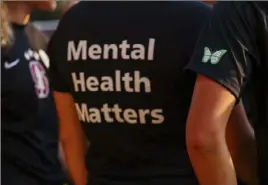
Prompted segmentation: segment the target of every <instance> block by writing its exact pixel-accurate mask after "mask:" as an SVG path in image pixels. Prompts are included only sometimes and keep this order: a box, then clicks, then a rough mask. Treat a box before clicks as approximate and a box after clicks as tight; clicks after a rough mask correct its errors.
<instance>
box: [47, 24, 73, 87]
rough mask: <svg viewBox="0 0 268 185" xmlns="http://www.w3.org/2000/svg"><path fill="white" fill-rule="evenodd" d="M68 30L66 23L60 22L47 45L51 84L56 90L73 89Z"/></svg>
mask: <svg viewBox="0 0 268 185" xmlns="http://www.w3.org/2000/svg"><path fill="white" fill-rule="evenodd" d="M66 30H67V29H66V28H65V26H64V24H63V23H60V24H59V26H58V28H57V30H56V31H55V33H54V35H53V36H52V38H51V39H50V41H49V44H48V47H47V54H48V56H49V59H50V67H49V79H50V85H51V88H52V89H53V90H54V91H59V92H70V91H71V75H70V72H69V69H68V64H67V57H66V56H67V54H66V52H67V51H66V42H67V38H66V37H65V34H66Z"/></svg>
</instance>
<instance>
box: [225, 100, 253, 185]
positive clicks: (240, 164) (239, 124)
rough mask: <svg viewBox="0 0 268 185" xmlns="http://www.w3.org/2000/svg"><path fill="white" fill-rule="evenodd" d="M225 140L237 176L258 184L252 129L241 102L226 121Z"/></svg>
mask: <svg viewBox="0 0 268 185" xmlns="http://www.w3.org/2000/svg"><path fill="white" fill-rule="evenodd" d="M226 141H227V144H228V148H229V150H230V153H231V156H232V159H233V161H234V166H235V169H236V172H237V174H238V176H239V177H240V178H241V180H243V181H244V182H246V183H248V184H249V185H256V184H258V179H257V161H256V160H257V154H256V146H255V137H254V131H253V128H252V127H251V125H250V123H249V121H248V119H247V116H246V113H245V110H244V106H243V104H242V102H240V103H239V104H238V105H237V106H236V107H235V108H234V110H233V112H232V114H231V117H230V119H229V121H228V125H227V130H226Z"/></svg>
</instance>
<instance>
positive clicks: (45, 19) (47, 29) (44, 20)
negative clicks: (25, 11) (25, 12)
mask: <svg viewBox="0 0 268 185" xmlns="http://www.w3.org/2000/svg"><path fill="white" fill-rule="evenodd" d="M78 1H79V0H65V1H58V2H57V4H58V6H57V9H56V10H55V11H53V12H46V11H35V12H33V14H32V15H31V22H32V24H33V25H34V26H35V27H36V28H37V29H39V30H40V31H42V32H44V33H45V35H47V36H48V37H50V36H51V35H52V33H53V32H54V30H55V29H56V28H57V25H58V21H59V19H60V17H61V16H62V15H63V14H64V13H65V12H66V11H68V9H69V8H70V7H71V6H73V5H74V4H75V3H77V2H78Z"/></svg>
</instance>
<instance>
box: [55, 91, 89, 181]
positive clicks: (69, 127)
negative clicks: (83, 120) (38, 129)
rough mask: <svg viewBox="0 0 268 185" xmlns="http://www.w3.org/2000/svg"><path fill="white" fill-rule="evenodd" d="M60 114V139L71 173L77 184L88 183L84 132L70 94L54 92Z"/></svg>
mask: <svg viewBox="0 0 268 185" xmlns="http://www.w3.org/2000/svg"><path fill="white" fill-rule="evenodd" d="M54 97H55V101H56V105H57V112H58V116H59V130H60V141H61V143H62V148H63V151H64V154H65V160H66V163H67V167H68V170H69V172H70V175H71V177H72V179H73V181H74V183H75V185H86V181H87V172H86V167H85V149H86V144H85V140H84V133H83V131H82V128H81V125H80V122H79V120H78V117H77V114H76V111H75V107H74V101H73V98H72V97H71V95H70V94H68V93H61V92H54Z"/></svg>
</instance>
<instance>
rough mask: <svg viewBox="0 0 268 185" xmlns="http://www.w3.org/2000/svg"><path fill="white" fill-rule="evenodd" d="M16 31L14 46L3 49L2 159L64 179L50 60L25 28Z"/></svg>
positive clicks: (45, 176) (48, 177)
mask: <svg viewBox="0 0 268 185" xmlns="http://www.w3.org/2000/svg"><path fill="white" fill-rule="evenodd" d="M13 30H14V38H15V39H14V43H13V44H12V46H11V47H6V48H1V68H2V71H1V126H2V130H1V131H2V142H1V147H2V148H1V149H2V150H1V154H2V161H4V164H5V165H12V166H14V167H15V168H17V169H19V170H21V172H22V173H26V174H31V175H32V176H36V177H38V178H39V179H42V180H45V181H50V182H52V181H63V180H64V178H65V177H64V174H63V171H62V168H61V165H60V163H59V160H58V119H57V115H56V107H55V104H54V100H53V97H52V94H51V91H50V86H49V80H48V78H47V68H46V65H47V66H48V64H49V60H48V58H47V55H46V54H45V52H44V50H41V48H40V50H38V51H37V50H34V49H33V48H32V46H31V45H30V44H29V39H28V37H27V36H26V33H25V26H23V25H17V24H14V25H13ZM7 169H9V168H7V167H6V168H5V166H4V167H3V168H2V175H3V176H4V177H3V178H7V176H9V174H10V173H12V172H11V171H7ZM5 175H6V176H5ZM13 178H16V177H13ZM6 181H8V179H6V180H5V182H6Z"/></svg>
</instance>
